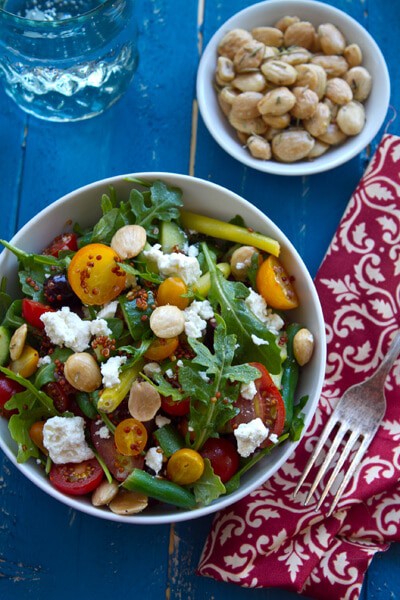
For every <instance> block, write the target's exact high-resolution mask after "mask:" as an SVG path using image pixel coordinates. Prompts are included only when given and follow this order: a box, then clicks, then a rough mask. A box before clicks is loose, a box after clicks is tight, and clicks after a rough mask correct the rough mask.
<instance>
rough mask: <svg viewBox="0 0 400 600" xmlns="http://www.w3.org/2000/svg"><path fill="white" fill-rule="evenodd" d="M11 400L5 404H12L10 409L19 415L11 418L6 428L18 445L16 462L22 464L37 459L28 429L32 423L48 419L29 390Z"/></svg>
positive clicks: (37, 451) (36, 449)
mask: <svg viewBox="0 0 400 600" xmlns="http://www.w3.org/2000/svg"><path fill="white" fill-rule="evenodd" d="M11 400H12V402H11ZM11 400H9V401H8V402H7V403H6V404H10V405H11V404H12V408H13V409H18V411H19V413H18V414H15V415H12V416H11V418H10V421H9V423H8V428H9V431H10V435H11V437H12V439H13V440H14V441H15V442H16V444H17V445H18V453H17V462H19V463H23V462H25V461H27V460H28V458H31V457H33V458H38V457H39V450H38V448H37V446H36V445H35V444H34V443H33V441H32V439H31V437H30V435H29V429H30V428H31V426H32V425H33V423H36V421H40V420H41V419H43V418H46V417H48V416H49V414H48V411H47V410H46V409H45V408H44V407H43V406H40V405H38V402H37V399H36V398H35V396H34V395H33V394H32V393H31V392H30V391H29V390H25V391H24V392H20V393H19V394H15V395H14V396H13V398H12V399H11ZM10 408H11V406H10Z"/></svg>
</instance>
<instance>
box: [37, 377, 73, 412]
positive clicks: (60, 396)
mask: <svg viewBox="0 0 400 600" xmlns="http://www.w3.org/2000/svg"><path fill="white" fill-rule="evenodd" d="M43 391H44V392H45V394H47V395H48V396H50V398H52V400H53V402H54V408H55V409H56V410H58V412H60V413H63V412H65V411H66V410H69V409H70V397H69V396H68V394H67V392H66V391H65V390H64V389H63V387H62V385H61V384H60V383H58V382H57V381H51V382H50V383H46V385H44V386H43Z"/></svg>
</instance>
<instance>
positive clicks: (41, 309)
mask: <svg viewBox="0 0 400 600" xmlns="http://www.w3.org/2000/svg"><path fill="white" fill-rule="evenodd" d="M47 312H54V308H50V306H46V305H45V304H42V303H41V302H36V300H30V299H29V298H24V299H23V300H22V318H23V319H25V321H26V322H27V323H28V325H32V327H36V329H44V323H43V321H42V320H41V319H40V317H41V316H42V315H44V313H47Z"/></svg>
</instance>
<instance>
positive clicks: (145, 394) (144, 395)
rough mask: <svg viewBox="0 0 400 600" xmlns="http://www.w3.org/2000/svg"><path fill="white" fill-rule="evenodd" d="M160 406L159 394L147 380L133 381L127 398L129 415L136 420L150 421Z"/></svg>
mask: <svg viewBox="0 0 400 600" xmlns="http://www.w3.org/2000/svg"><path fill="white" fill-rule="evenodd" d="M160 407H161V396H160V394H159V393H158V391H157V390H156V389H155V388H154V387H153V386H152V385H151V383H149V382H148V381H134V382H133V384H132V386H131V389H130V392H129V400H128V409H129V413H130V415H131V416H132V417H133V418H134V419H137V420H138V421H142V422H146V421H151V419H153V418H154V417H155V416H156V414H157V412H158V411H159V410H160Z"/></svg>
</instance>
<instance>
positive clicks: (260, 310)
mask: <svg viewBox="0 0 400 600" xmlns="http://www.w3.org/2000/svg"><path fill="white" fill-rule="evenodd" d="M244 302H245V304H246V306H247V307H248V308H249V309H250V310H251V312H252V313H253V314H254V315H255V316H256V317H257V319H260V321H262V322H263V323H265V321H266V320H267V316H268V315H267V303H266V302H265V300H264V298H263V297H262V296H261V295H260V294H257V292H255V291H254V290H252V289H251V288H250V294H249V295H248V296H247V298H246V299H245V301H244Z"/></svg>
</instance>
